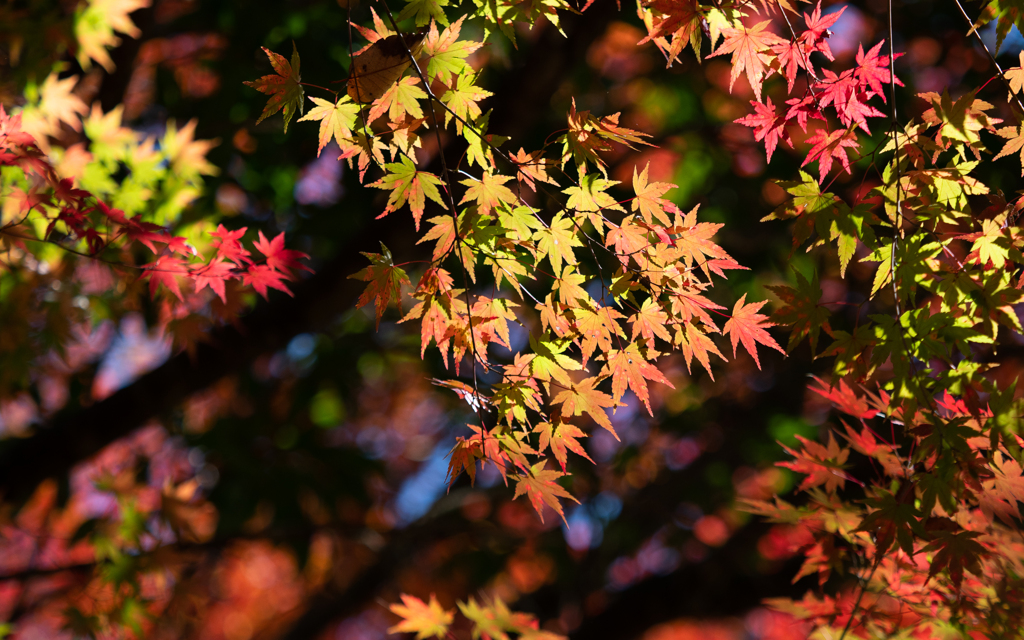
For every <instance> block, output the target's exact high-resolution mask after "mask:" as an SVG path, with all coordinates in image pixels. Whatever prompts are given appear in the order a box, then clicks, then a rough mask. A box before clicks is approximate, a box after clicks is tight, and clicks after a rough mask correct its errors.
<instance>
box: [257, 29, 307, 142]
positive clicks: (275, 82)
mask: <svg viewBox="0 0 1024 640" xmlns="http://www.w3.org/2000/svg"><path fill="white" fill-rule="evenodd" d="M263 51H264V52H265V53H266V54H267V57H268V58H270V66H272V67H273V68H274V71H275V72H276V74H275V75H266V76H263V77H262V78H259V79H258V80H247V81H245V82H243V83H242V84H244V85H246V86H249V87H252V88H253V89H256V90H257V91H259V92H260V93H265V94H267V95H269V96H270V100H268V101H267V106H266V107H264V108H263V113H261V114H260V117H259V119H258V120H256V124H259V123H261V122H263V121H264V120H266V119H267V118H269V117H270V116H272V115H274V114H275V113H277V112H278V111H281V110H282V109H283V110H284V132H285V133H288V124H289V123H290V122H291V121H292V118H293V117H294V116H295V112H296V111H298V112H299V113H300V114H301V113H302V105H303V100H304V99H305V97H306V94H305V93H304V92H303V90H302V85H301V84H300V80H301V76H300V75H299V52H298V50H297V49H296V48H295V43H294V42H293V43H292V61H291V64H289V63H288V61H287V60H286V59H285V57H284V56H282V55H280V54H277V53H274V52H273V51H271V50H270V49H268V48H266V47H263Z"/></svg>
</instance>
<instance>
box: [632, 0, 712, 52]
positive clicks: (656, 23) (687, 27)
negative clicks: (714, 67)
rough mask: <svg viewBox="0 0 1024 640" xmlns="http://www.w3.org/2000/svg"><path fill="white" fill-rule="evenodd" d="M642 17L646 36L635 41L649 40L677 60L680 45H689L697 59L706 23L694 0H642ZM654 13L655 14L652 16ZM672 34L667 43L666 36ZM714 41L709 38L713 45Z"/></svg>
mask: <svg viewBox="0 0 1024 640" xmlns="http://www.w3.org/2000/svg"><path fill="white" fill-rule="evenodd" d="M643 6H644V7H647V8H648V9H647V10H645V11H643V13H642V16H641V17H642V19H643V21H644V23H645V24H646V25H647V37H645V38H644V39H643V40H641V41H640V42H638V43H637V44H639V45H642V44H645V43H647V42H650V41H654V43H655V44H656V45H657V46H658V47H659V48H660V49H661V50H662V51H665V55H666V57H667V58H668V59H669V60H677V59H678V57H679V54H680V53H682V51H683V48H684V47H686V45H687V44H689V45H690V46H691V47H692V48H693V53H694V55H696V56H697V60H700V45H701V36H702V35H703V30H704V24H705V16H706V13H705V10H704V9H703V8H702V7H701V5H700V3H699V2H697V1H696V0H683V1H682V2H680V1H678V0H675V1H673V0H651V1H650V2H645V3H644V5H643ZM655 12H657V15H655ZM668 34H671V37H672V42H671V44H669V43H668V40H667V38H666V37H665V36H666V35H668ZM713 44H714V42H713V41H712V45H713Z"/></svg>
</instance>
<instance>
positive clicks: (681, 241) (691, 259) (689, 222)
mask: <svg viewBox="0 0 1024 640" xmlns="http://www.w3.org/2000/svg"><path fill="white" fill-rule="evenodd" d="M699 208H700V205H698V206H697V207H694V208H693V209H692V210H691V211H690V212H689V213H687V214H686V217H685V218H680V217H679V216H678V215H677V216H676V220H675V222H674V223H673V225H672V227H671V228H669V229H668V232H669V233H671V234H672V235H673V237H674V240H675V248H676V250H677V251H679V252H680V254H682V257H683V258H684V260H685V264H686V267H687V268H690V267H692V266H693V265H694V263H696V264H697V265H698V266H700V268H701V270H702V271H703V272H704V275H706V276H707V277H708V278H710V277H711V271H712V270H715V266H716V265H715V263H714V260H715V259H719V260H724V261H732V258H730V257H729V254H728V253H726V252H725V250H724V249H722V247H720V246H718V245H717V244H715V243H714V242H712V241H711V238H713V237H714V235H715V234H716V233H718V230H719V229H721V228H722V226H723V225H722V224H721V223H715V222H700V223H698V222H697V209H699ZM737 266H738V265H737ZM734 268H735V267H734ZM716 273H718V274H719V275H722V274H721V271H720V270H717V271H716Z"/></svg>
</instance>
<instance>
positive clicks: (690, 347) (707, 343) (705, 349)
mask: <svg viewBox="0 0 1024 640" xmlns="http://www.w3.org/2000/svg"><path fill="white" fill-rule="evenodd" d="M711 326H712V327H714V325H711ZM675 342H676V343H677V344H678V345H679V346H680V347H681V348H682V351H683V358H685V359H686V370H687V371H690V364H691V363H692V362H693V358H694V357H696V358H697V362H699V363H700V364H701V366H702V367H704V370H705V371H707V372H708V376H710V377H711V379H712V380H714V379H715V375H714V373H713V372H712V371H711V356H712V355H716V356H718V357H719V358H721V359H722V360H725V356H723V355H722V353H721V352H720V351H719V350H718V347H716V346H715V343H714V342H712V340H711V338H709V337H708V336H707V334H706V333H704V332H703V331H701V330H700V329H699V328H697V325H696V324H694V323H692V322H686V323H684V324H682V325H676V340H675Z"/></svg>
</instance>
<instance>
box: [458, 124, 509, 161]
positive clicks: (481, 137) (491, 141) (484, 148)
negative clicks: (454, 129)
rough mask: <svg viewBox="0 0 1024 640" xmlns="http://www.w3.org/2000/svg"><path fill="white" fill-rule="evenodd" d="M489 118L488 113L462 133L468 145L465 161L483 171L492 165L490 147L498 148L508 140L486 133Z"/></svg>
mask: <svg viewBox="0 0 1024 640" xmlns="http://www.w3.org/2000/svg"><path fill="white" fill-rule="evenodd" d="M490 118H491V112H490V111H488V112H487V113H485V114H484V115H482V116H481V117H480V118H479V119H477V121H476V122H474V123H473V127H472V128H471V127H466V128H465V129H464V130H463V132H462V133H463V137H464V138H465V140H466V143H467V144H468V145H469V146H468V148H467V149H466V159H468V160H469V164H470V165H474V164H475V165H478V166H479V167H480V168H481V169H485V170H486V169H489V168H490V167H492V166H493V165H494V153H493V152H492V151H491V147H500V146H501V145H502V144H504V143H505V142H506V141H507V140H508V138H507V137H506V136H498V135H494V134H489V133H487V124H488V121H489V120H490Z"/></svg>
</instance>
